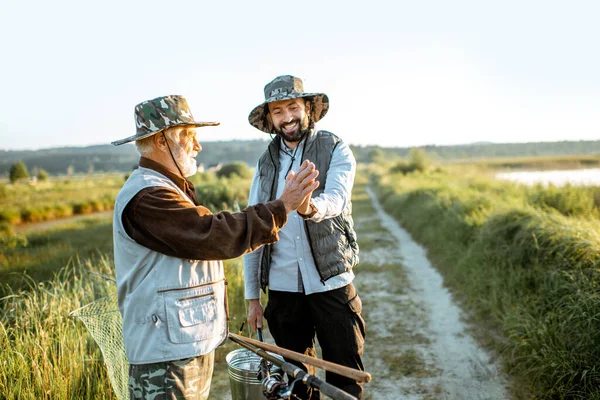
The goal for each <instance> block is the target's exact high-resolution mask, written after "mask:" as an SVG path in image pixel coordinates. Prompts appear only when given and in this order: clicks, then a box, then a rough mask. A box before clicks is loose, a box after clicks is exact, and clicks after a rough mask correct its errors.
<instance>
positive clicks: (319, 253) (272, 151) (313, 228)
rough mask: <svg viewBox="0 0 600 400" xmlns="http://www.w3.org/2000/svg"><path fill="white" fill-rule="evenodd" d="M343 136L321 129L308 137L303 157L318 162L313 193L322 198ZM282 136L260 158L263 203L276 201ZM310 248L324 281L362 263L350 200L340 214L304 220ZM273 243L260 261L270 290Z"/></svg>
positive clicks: (262, 282) (265, 248)
mask: <svg viewBox="0 0 600 400" xmlns="http://www.w3.org/2000/svg"><path fill="white" fill-rule="evenodd" d="M340 142H341V139H340V138H339V137H337V136H336V135H334V134H333V133H331V132H327V131H318V132H317V133H311V134H310V135H309V136H308V137H307V138H306V143H305V144H304V148H303V149H302V160H303V161H304V160H307V159H308V160H310V161H312V162H314V163H315V166H316V169H317V170H318V171H319V176H318V177H317V180H318V181H319V187H318V188H317V190H315V191H314V192H313V194H312V197H318V196H319V195H320V194H321V193H323V191H324V190H325V180H326V178H327V171H328V170H329V164H330V163H331V156H332V154H333V151H334V150H335V148H336V146H337V145H338V143H340ZM279 149H280V139H279V138H277V139H276V140H273V141H271V143H270V144H269V147H268V148H267V150H266V151H265V152H264V153H263V155H262V156H261V157H260V159H259V161H258V169H259V173H260V186H261V187H260V189H261V190H260V199H259V201H260V202H267V201H271V200H274V198H275V195H276V194H277V177H278V176H279V167H280V165H279ZM304 223H305V226H306V232H307V234H308V241H309V244H310V249H311V252H312V255H313V258H314V261H315V265H316V266H317V271H318V272H319V276H320V277H321V282H323V283H325V281H326V280H327V279H329V278H331V277H333V276H336V275H339V274H342V273H344V272H347V271H350V270H352V268H353V267H354V266H356V265H357V264H358V243H357V241H356V233H355V232H354V222H353V220H352V202H351V201H350V200H348V204H347V206H346V208H345V209H344V210H343V211H342V213H341V214H340V215H338V216H337V217H334V218H330V219H326V220H323V221H321V222H313V221H309V220H306V221H304ZM271 246H272V245H265V246H263V248H262V254H261V262H260V287H261V289H262V290H263V291H266V288H267V286H268V285H269V271H270V268H271Z"/></svg>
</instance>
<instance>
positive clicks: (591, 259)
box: [0, 164, 600, 400]
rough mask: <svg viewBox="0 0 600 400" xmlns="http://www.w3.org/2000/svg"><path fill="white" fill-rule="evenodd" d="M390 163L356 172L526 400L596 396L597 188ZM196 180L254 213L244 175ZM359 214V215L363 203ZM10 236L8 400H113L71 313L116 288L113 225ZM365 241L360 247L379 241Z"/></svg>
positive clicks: (61, 195)
mask: <svg viewBox="0 0 600 400" xmlns="http://www.w3.org/2000/svg"><path fill="white" fill-rule="evenodd" d="M390 167H392V166H391V165H384V164H381V165H376V166H372V169H370V170H367V169H364V168H361V169H360V170H359V174H365V175H369V176H371V178H372V180H371V182H370V184H371V185H372V186H373V187H374V188H375V189H376V191H377V193H378V197H379V198H380V200H381V201H382V202H383V204H384V206H385V208H386V210H387V211H388V212H389V213H390V214H392V215H394V216H395V217H396V218H397V219H398V220H399V221H400V222H401V223H402V225H403V226H404V227H405V228H406V229H408V230H409V231H410V232H411V234H412V235H413V236H414V237H415V238H416V239H417V240H418V241H420V242H421V243H422V244H424V245H425V246H426V247H427V248H428V250H429V254H430V255H431V256H432V257H433V259H434V261H435V264H436V265H437V266H438V267H439V268H440V271H441V272H442V273H443V275H444V277H445V282H446V283H447V285H448V286H449V287H450V288H451V289H452V290H453V292H455V293H456V295H457V297H458V298H459V299H461V301H462V303H463V304H464V306H465V308H467V309H468V310H469V311H470V312H471V315H472V317H473V319H474V320H475V321H477V323H478V324H480V325H482V326H484V327H485V328H486V330H484V331H481V332H479V333H478V336H479V337H480V338H481V339H482V340H484V341H486V342H487V343H490V345H493V346H494V347H495V348H496V349H497V350H498V352H499V353H500V354H501V355H502V358H503V360H504V362H505V365H506V366H507V369H508V371H509V372H510V373H511V375H513V376H516V377H521V379H522V381H523V386H522V387H523V388H524V389H526V390H527V391H528V392H530V393H531V394H532V395H531V396H530V397H523V398H537V399H542V398H543V399H546V398H547V399H594V398H595V399H599V398H600V395H598V392H597V388H598V387H600V371H599V370H598V365H600V352H599V351H600V350H599V349H600V337H599V336H598V335H597V332H598V331H599V329H600V325H598V321H599V320H600V302H599V301H598V300H599V298H598V296H599V295H598V293H600V275H599V270H598V265H600V223H599V222H598V221H599V219H598V217H599V214H598V208H599V204H600V200H599V199H600V195H599V193H600V190H599V189H598V188H577V187H567V188H553V187H550V188H542V187H524V186H518V185H515V184H511V183H508V182H500V181H495V180H492V179H490V178H489V174H487V173H486V172H484V171H482V170H481V169H478V168H477V167H475V166H464V165H461V166H456V165H455V166H443V167H442V168H437V169H436V168H428V169H427V170H425V171H424V172H416V171H415V172H411V173H408V174H402V173H391V172H390ZM107 179H108V178H107ZM122 183H123V177H120V176H114V177H112V178H110V180H107V181H105V182H104V183H98V186H89V187H85V186H77V185H79V184H80V183H77V182H73V181H72V182H70V183H65V182H58V183H56V186H54V187H50V186H48V187H42V186H39V187H37V188H32V187H29V186H27V185H23V186H22V187H21V186H18V185H15V187H12V186H11V185H3V188H0V201H2V202H4V203H2V205H1V207H2V208H0V209H2V210H5V207H7V208H9V209H18V210H23V209H25V207H31V209H52V207H54V206H52V204H63V205H64V204H72V202H73V201H75V202H77V201H82V202H84V201H87V200H85V198H86V196H89V197H87V198H88V199H93V198H104V197H103V196H106V199H108V198H109V197H110V198H112V197H114V195H115V194H116V191H117V190H118V188H120V186H121V185H122ZM81 184H82V185H83V183H81ZM194 184H195V185H196V189H197V191H198V194H199V197H200V198H201V199H202V201H205V202H206V203H207V204H210V205H211V208H212V209H213V210H216V209H221V208H223V206H224V205H225V206H227V205H228V204H229V205H230V206H228V207H231V205H232V204H235V202H237V204H239V205H240V207H244V206H245V204H246V201H247V200H246V197H245V195H246V193H247V188H248V187H249V181H248V180H243V179H239V178H236V177H233V178H230V179H228V180H220V179H217V178H216V177H214V176H211V175H204V174H198V175H197V176H196V177H194ZM69 185H71V186H69ZM102 185H105V186H102ZM17 186H18V187H17ZM73 186H77V187H78V189H76V190H74V191H73V190H72V187H73ZM102 187H104V189H101V188H102ZM105 189H106V190H105ZM96 190H97V192H96ZM2 193H4V194H2ZM18 199H21V200H18ZM40 204H43V205H40ZM73 204H74V203H73ZM11 207H12V208H11ZM19 207H21V208H19ZM356 207H357V209H356V212H361V207H362V206H361V203H360V201H358V202H357V203H356ZM365 209H366V208H365ZM9 214H10V213H9ZM4 215H6V214H4ZM19 215H22V214H21V211H19ZM54 216H55V217H57V216H58V214H56V213H55V214H54ZM44 218H46V217H44ZM44 218H42V219H41V220H43V219H44ZM47 218H49V217H47ZM32 221H33V220H32ZM13 222H14V221H13ZM22 222H24V221H23V220H22V219H21V220H19V222H18V223H22ZM5 223H10V221H8V220H5ZM11 227H12V224H10V226H9V227H8V228H6V225H5V229H4V231H3V230H2V229H0V231H3V233H2V234H0V238H1V239H2V240H0V246H1V252H0V282H2V286H1V287H0V293H1V294H0V298H1V299H0V323H1V324H0V328H1V329H0V345H1V346H2V349H3V351H2V353H1V355H0V367H2V368H1V370H0V397H1V398H6V399H11V400H12V399H23V398H40V399H55V398H60V399H111V398H114V395H113V393H112V389H111V386H110V382H109V380H108V377H107V374H106V370H105V368H104V364H103V359H102V355H101V353H100V352H99V350H98V348H97V346H96V344H95V343H94V342H93V340H92V339H91V337H90V335H89V334H88V332H87V331H86V329H85V328H84V326H83V325H82V324H81V323H80V322H79V321H77V320H75V319H73V318H71V317H69V316H68V314H69V312H71V311H73V310H75V309H77V308H79V307H81V306H83V305H85V304H87V303H89V302H91V301H92V300H94V299H97V298H100V297H102V296H104V295H106V294H108V293H113V292H114V289H115V288H114V284H112V283H110V282H107V281H105V280H103V279H99V278H98V276H97V275H95V273H99V274H104V275H108V276H113V273H114V272H113V271H114V266H113V264H112V228H111V221H110V218H94V217H91V218H89V219H88V218H86V219H84V220H79V221H76V222H73V223H70V224H67V225H61V226H60V228H55V229H52V230H49V231H45V232H35V231H33V232H27V233H23V234H20V235H14V231H11ZM368 240H370V239H368ZM368 240H367V241H365V242H361V247H362V248H364V249H368V248H369V247H370V246H372V243H369V241H368ZM225 266H226V275H227V279H228V281H229V287H228V290H229V299H230V309H231V316H232V318H233V319H232V321H231V329H232V330H237V329H238V328H239V326H240V325H241V323H242V321H243V319H244V317H245V315H246V312H245V303H244V301H243V282H242V278H243V276H242V271H241V269H242V267H241V259H239V258H238V259H234V260H230V261H228V262H226V264H225ZM90 272H92V273H90ZM246 334H247V332H246ZM236 346H237V345H234V344H232V343H227V344H226V345H225V346H222V347H220V348H218V349H217V354H216V356H217V363H216V366H215V378H214V383H213V390H214V393H215V394H217V393H224V392H226V391H228V384H229V383H228V379H227V370H226V368H227V367H226V364H225V362H224V358H225V355H226V354H227V353H228V352H229V351H231V350H232V349H234V348H236ZM215 398H218V397H215Z"/></svg>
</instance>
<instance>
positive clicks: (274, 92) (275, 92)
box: [248, 75, 329, 133]
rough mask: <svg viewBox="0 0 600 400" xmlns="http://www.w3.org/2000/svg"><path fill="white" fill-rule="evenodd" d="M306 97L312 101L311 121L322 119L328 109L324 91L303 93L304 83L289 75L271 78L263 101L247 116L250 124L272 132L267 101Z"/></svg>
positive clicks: (327, 99) (327, 100)
mask: <svg viewBox="0 0 600 400" xmlns="http://www.w3.org/2000/svg"><path fill="white" fill-rule="evenodd" d="M299 97H303V98H306V99H307V100H309V101H310V102H311V103H312V107H311V112H310V116H311V119H312V121H313V122H317V121H319V120H320V119H322V118H323V117H324V116H325V114H327V110H329V98H328V97H327V95H326V94H324V93H305V92H304V85H303V84H302V80H301V79H300V78H296V77H295V76H291V75H282V76H278V77H277V78H275V79H273V80H272V81H271V82H269V83H267V85H266V86H265V101H264V102H263V103H262V104H260V105H258V106H256V107H254V109H253V110H252V111H251V112H250V115H249V116H248V122H250V125H252V126H253V127H255V128H256V129H259V130H261V131H263V132H267V133H274V132H273V124H271V122H269V120H268V118H267V114H268V113H269V109H268V108H267V104H268V103H272V102H274V101H281V100H289V99H297V98H299Z"/></svg>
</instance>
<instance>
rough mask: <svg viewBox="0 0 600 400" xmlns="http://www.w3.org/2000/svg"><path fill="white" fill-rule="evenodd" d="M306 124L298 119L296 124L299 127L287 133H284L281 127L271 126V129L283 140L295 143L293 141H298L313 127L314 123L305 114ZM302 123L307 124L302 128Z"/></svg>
mask: <svg viewBox="0 0 600 400" xmlns="http://www.w3.org/2000/svg"><path fill="white" fill-rule="evenodd" d="M306 120H307V122H306V124H303V123H302V122H300V121H298V122H299V123H298V126H299V127H300V129H298V130H297V131H296V132H294V133H292V134H287V133H284V132H283V131H282V130H281V129H277V128H273V130H274V131H275V133H276V134H277V135H279V136H280V137H281V138H282V139H283V140H285V141H286V142H290V143H295V142H299V141H301V140H302V138H304V137H305V136H306V135H307V134H308V133H309V132H310V131H311V129H312V128H313V126H314V124H313V122H312V120H311V119H310V117H309V116H308V115H307V117H306ZM304 125H307V127H306V128H305V129H302V127H303V126H304Z"/></svg>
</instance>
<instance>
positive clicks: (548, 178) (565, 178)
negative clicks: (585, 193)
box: [496, 168, 600, 186]
mask: <svg viewBox="0 0 600 400" xmlns="http://www.w3.org/2000/svg"><path fill="white" fill-rule="evenodd" d="M496 178H498V179H504V180H510V181H513V182H518V183H524V184H527V185H534V184H536V183H541V184H545V185H547V184H550V183H551V184H553V185H555V186H562V185H565V184H567V183H569V184H571V185H590V186H600V168H588V169H574V170H553V171H516V172H501V173H498V174H496Z"/></svg>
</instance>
